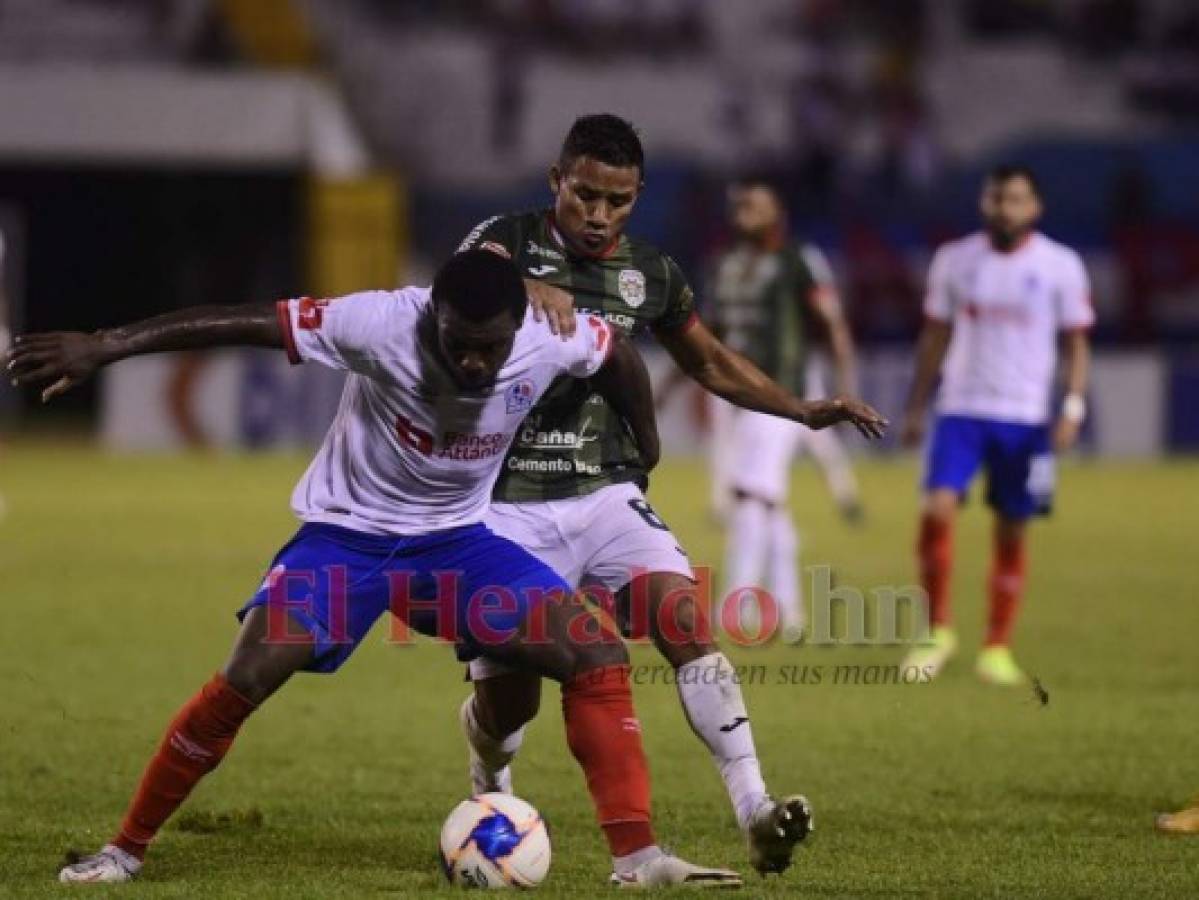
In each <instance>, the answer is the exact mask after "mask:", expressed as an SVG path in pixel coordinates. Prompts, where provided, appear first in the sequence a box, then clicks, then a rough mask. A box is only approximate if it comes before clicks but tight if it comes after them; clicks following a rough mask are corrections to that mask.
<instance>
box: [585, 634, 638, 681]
mask: <svg viewBox="0 0 1199 900" xmlns="http://www.w3.org/2000/svg"><path fill="white" fill-rule="evenodd" d="M572 655H573V659H572V661H571V670H572V675H573V676H576V677H577V676H579V675H582V674H583V673H584V672H590V671H591V670H592V669H602V668H604V667H606V666H627V665H628V664H629V651H628V650H627V649H626V647H625V645H624V641H622V640H621V639H620V638H619V637H616V636H615V635H611V634H605V635H604V637H603V638H602V639H599V640H595V641H589V642H588V643H586V644H577V645H575V646H574V647H573V648H572Z"/></svg>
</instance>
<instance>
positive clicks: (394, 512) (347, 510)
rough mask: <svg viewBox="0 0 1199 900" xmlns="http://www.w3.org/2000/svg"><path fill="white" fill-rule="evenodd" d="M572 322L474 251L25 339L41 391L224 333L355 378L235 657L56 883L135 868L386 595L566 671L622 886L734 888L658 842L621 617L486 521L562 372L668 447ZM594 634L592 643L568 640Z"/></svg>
mask: <svg viewBox="0 0 1199 900" xmlns="http://www.w3.org/2000/svg"><path fill="white" fill-rule="evenodd" d="M577 324H578V327H577V328H576V330H575V333H574V336H573V337H572V339H571V340H569V341H565V342H563V341H559V340H556V339H553V338H551V337H550V335H549V333H548V330H543V328H542V327H541V326H539V325H536V324H535V323H533V321H532V318H531V317H530V316H529V315H528V311H527V304H526V299H525V289H524V286H523V284H522V283H521V280H520V277H519V274H518V273H517V271H516V269H515V268H514V267H513V266H512V265H511V263H509V262H507V261H505V260H502V259H500V258H499V257H497V256H496V255H495V254H492V253H488V252H486V251H476V252H473V253H464V254H460V255H459V256H456V257H454V259H452V260H451V261H450V262H449V263H447V264H446V265H445V266H444V267H443V268H442V270H441V271H440V272H439V273H438V276H437V279H436V281H435V282H434V285H433V288H432V291H429V290H427V289H422V288H407V289H405V290H402V291H394V292H384V291H380V292H375V293H365V294H355V295H352V296H349V297H345V298H342V299H340V300H335V301H332V302H328V301H320V300H317V301H314V300H308V299H304V300H292V301H287V302H284V303H281V304H279V306H278V308H277V310H276V309H275V308H273V307H271V306H266V307H263V306H254V305H250V306H241V307H199V308H196V309H190V310H183V311H181V312H178V313H172V314H168V315H166V316H160V317H158V318H156V319H150V320H148V321H146V322H142V323H138V324H135V325H131V326H127V327H125V328H119V329H115V330H112V331H102V332H97V333H96V334H90V335H89V334H79V333H66V334H49V335H30V336H25V337H23V338H20V339H18V342H17V344H16V346H15V348H14V350H13V351H12V353H11V354H10V360H9V362H8V366H7V371H8V373H9V374H10V376H12V377H13V378H14V379H15V380H16V381H17V383H18V384H20V385H34V384H41V385H46V384H48V385H49V387H47V388H46V390H45V392H44V395H43V396H44V397H45V398H46V399H48V398H50V397H53V396H54V395H56V394H58V393H61V392H62V391H63V390H66V389H67V388H69V387H71V386H72V385H74V384H75V383H77V382H79V381H80V380H82V379H84V378H86V377H88V376H89V375H91V374H92V373H93V372H94V371H95V370H96V369H97V368H99V367H100V366H102V365H105V364H107V363H110V362H114V361H116V360H119V359H123V358H125V357H128V356H132V355H135V354H139V353H149V352H155V351H163V350H180V349H190V348H195V347H210V346H218V345H229V344H252V345H259V346H266V347H275V348H279V349H286V350H287V353H288V355H289V357H290V358H291V360H292V361H293V362H296V363H298V362H302V361H313V362H319V363H323V364H325V365H328V366H332V367H334V368H337V369H344V370H348V371H349V373H350V374H349V376H348V377H347V381H346V386H345V390H344V393H343V395H342V402H341V407H340V409H339V411H338V414H337V418H336V419H335V421H334V422H333V424H332V426H331V427H330V429H329V432H328V435H327V436H326V438H325V442H324V444H323V445H322V446H321V449H320V451H319V452H318V453H317V456H316V458H315V459H314V460H313V463H312V465H311V466H310V467H309V469H308V471H307V473H306V474H305V475H304V477H303V479H302V480H301V481H300V483H299V485H298V487H297V488H296V491H295V494H294V495H293V497H292V505H293V507H294V509H295V511H296V513H297V515H298V516H299V517H300V518H301V519H302V520H303V525H302V526H301V528H300V530H299V531H298V532H297V533H296V535H295V536H294V537H293V538H292V540H291V541H290V542H289V543H288V544H287V545H286V546H285V547H284V548H283V549H282V550H280V551H279V553H278V555H277V556H276V557H275V559H274V562H273V563H272V565H271V567H270V569H269V571H268V573H267V576H266V578H265V579H264V581H263V583H262V586H261V587H260V588H259V589H258V591H257V593H256V594H255V595H254V597H253V598H252V599H251V600H250V601H249V602H248V603H247V604H245V606H243V607H242V609H241V610H240V611H239V613H238V615H239V618H241V620H242V627H241V633H240V636H239V637H238V640H237V643H236V645H235V647H234V650H233V654H232V656H231V657H230V659H229V661H228V663H227V664H226V665H225V667H224V668H223V669H222V670H221V671H220V672H219V673H217V674H216V675H215V676H213V678H212V679H211V680H209V682H208V683H207V684H205V685H204V687H203V688H202V689H201V690H200V691H199V692H198V693H197V694H196V695H195V696H193V697H192V699H191V700H189V701H188V703H187V704H186V705H185V706H184V707H183V708H182V709H181V710H180V711H179V713H178V714H177V716H176V717H175V719H174V720H173V721H172V722H171V725H170V727H169V728H168V730H167V734H166V736H165V737H164V738H163V740H162V743H161V744H160V746H159V749H158V752H157V753H156V754H155V756H154V758H153V759H152V760H151V761H150V764H149V765H148V766H147V768H146V770H145V772H144V774H143V776H142V781H141V784H140V786H139V788H138V791H137V793H136V794H135V795H134V797H133V800H132V802H131V803H130V806H129V808H128V811H127V813H126V815H125V818H124V821H123V822H122V824H121V827H120V829H119V831H118V832H117V834H116V835H115V836H114V837H113V839H112V841H111V843H110V844H108V845H106V846H105V847H104V848H102V849H101V850H100V851H99V852H98V853H95V854H93V855H91V856H88V857H86V858H84V859H83V860H80V861H78V862H76V863H73V864H70V865H67V866H66V867H64V868H63V869H62V871H61V872H60V874H59V877H60V880H62V881H65V882H97V881H128V880H130V879H131V878H132V877H133V876H134V875H136V874H137V873H138V871H139V870H140V869H141V867H142V860H143V858H144V855H145V853H146V850H147V848H148V846H149V844H150V842H151V841H152V840H153V839H154V837H155V835H156V834H157V833H158V831H159V829H160V828H161V827H162V825H163V824H164V823H165V822H166V820H167V818H168V817H169V816H170V815H171V814H172V813H173V812H174V811H175V810H176V809H177V808H178V807H179V805H180V804H181V803H182V802H183V801H184V799H185V798H186V797H187V795H188V794H189V793H190V791H191V790H192V788H193V787H194V786H195V785H196V784H197V783H198V782H199V780H200V779H201V778H202V777H203V776H205V775H206V774H208V773H209V772H211V771H212V770H213V769H214V768H216V766H217V764H218V763H219V762H220V761H221V759H222V758H223V757H224V755H225V754H226V753H227V752H228V750H229V748H230V746H231V745H232V743H233V740H234V738H235V737H236V735H237V732H238V730H239V728H240V726H241V724H242V723H243V722H244V721H245V719H246V718H248V717H249V716H250V714H251V713H253V712H254V710H255V709H257V708H258V706H259V705H261V704H262V703H263V702H264V701H265V700H266V699H267V698H268V697H270V696H272V695H273V694H274V693H275V692H276V691H277V690H278V689H279V688H280V687H282V685H283V684H284V683H285V682H286V681H287V680H288V679H289V678H290V677H291V676H292V675H293V674H294V673H295V672H297V671H300V670H307V671H315V672H334V671H336V670H337V669H338V668H339V667H340V666H341V664H342V663H344V662H345V660H346V659H347V658H348V657H349V656H350V654H351V653H352V652H353V651H354V649H355V648H356V647H357V646H358V644H359V643H360V642H361V641H362V640H363V638H364V637H365V636H366V633H367V632H368V631H369V630H370V628H371V626H372V625H373V624H374V622H375V621H376V620H377V619H378V618H379V617H380V616H381V615H382V614H383V613H384V612H388V611H390V612H391V613H392V614H393V616H395V618H396V619H397V620H398V621H399V622H402V623H403V625H404V626H408V627H412V628H415V629H417V630H419V631H421V632H423V633H425V634H428V635H432V636H437V637H440V638H442V639H444V640H447V641H451V642H453V643H454V645H455V648H456V650H457V653H458V656H459V658H461V659H464V660H470V659H474V658H476V657H478V656H480V655H486V656H488V657H489V658H493V659H495V660H498V661H501V662H503V663H505V664H507V665H510V666H513V667H515V668H517V669H521V670H525V671H529V672H534V673H537V674H538V675H541V676H544V677H549V678H553V679H554V680H556V681H558V682H560V683H561V684H562V686H563V689H562V697H563V711H564V715H565V719H566V732H567V738H568V743H569V744H570V748H571V751H572V752H573V753H574V755H575V757H576V759H577V760H578V761H579V763H580V765H581V766H582V767H583V769H584V772H585V773H586V776H587V784H588V788H589V789H590V790H591V792H592V795H593V800H594V801H595V803H596V806H597V809H598V811H599V815H600V825H601V826H602V828H603V830H604V833H605V836H606V837H607V839H608V843H609V847H610V849H611V851H612V854H613V857H614V860H613V863H614V866H615V868H616V870H617V872H618V873H622V874H623V875H625V876H627V880H628V881H630V882H631V883H633V884H635V885H637V886H646V885H649V886H652V885H657V884H676V883H687V882H696V881H699V882H702V883H703V884H713V883H719V884H723V885H726V886H737V885H739V884H740V880H739V878H738V877H737V876H736V875H735V874H734V873H731V872H726V871H723V870H715V869H700V868H698V867H696V866H692V865H690V864H689V863H685V862H683V861H682V860H680V859H678V858H677V857H673V856H671V855H669V854H666V853H664V852H663V851H661V850H659V849H658V847H657V845H656V843H655V840H654V837H653V832H652V829H651V827H650V823H649V774H648V770H647V768H646V764H645V758H644V753H643V751H642V748H641V739H640V728H639V727H638V726H637V724H636V718H635V713H634V711H633V706H632V695H631V693H630V689H629V678H628V674H629V671H628V655H627V652H626V651H625V649H624V645H623V643H622V642H621V641H620V640H619V637H618V636H617V635H616V634H615V633H614V632H609V633H607V635H606V637H605V635H604V633H603V632H602V631H601V632H600V635H599V637H600V640H598V641H597V640H595V639H594V638H595V629H594V627H588V626H587V625H584V624H583V623H584V622H587V623H591V622H593V617H592V616H591V614H590V613H589V612H588V611H587V610H586V608H585V607H584V606H583V604H582V603H581V602H580V600H579V599H578V598H577V597H575V596H574V594H573V592H572V591H571V590H570V588H569V587H568V586H567V585H566V584H565V582H563V581H562V579H561V578H560V577H558V576H557V575H556V574H555V573H553V572H552V571H551V570H550V569H549V568H548V567H547V566H546V565H545V564H544V563H542V562H540V561H539V560H537V559H536V558H535V557H534V556H532V555H531V554H529V553H528V552H527V551H525V550H522V549H521V548H520V547H518V546H516V545H515V544H513V543H511V542H510V541H508V540H505V539H504V538H501V537H499V536H498V535H496V534H494V533H493V532H492V531H490V530H489V529H488V528H487V527H486V526H485V525H483V524H482V521H481V520H482V518H483V515H484V513H485V512H486V510H487V507H488V498H489V495H490V492H491V488H492V485H493V484H494V482H495V479H496V476H497V475H498V473H499V468H500V465H501V462H502V461H503V459H504V455H505V453H506V452H507V449H508V446H509V444H510V443H511V442H512V438H513V436H514V434H515V433H516V430H517V428H518V427H519V426H520V423H521V420H522V419H523V418H524V416H525V413H526V412H527V411H528V409H529V408H530V407H531V406H532V404H533V403H534V402H536V400H537V398H538V397H539V396H541V394H542V393H543V392H544V391H545V389H546V388H547V387H548V386H549V384H550V383H551V382H552V381H553V380H554V379H555V378H558V377H559V376H563V375H571V376H576V377H590V378H591V379H592V383H593V384H595V386H596V388H597V389H598V390H600V391H601V393H602V395H603V396H605V397H606V398H608V400H609V402H610V403H613V404H614V408H615V409H617V410H618V411H619V414H621V415H622V416H625V421H626V422H627V423H628V425H629V427H630V428H631V429H632V433H633V435H634V438H635V440H636V441H637V442H638V446H639V447H641V448H643V449H644V451H645V452H646V454H647V455H648V456H650V457H651V459H652V458H655V457H656V454H657V446H656V444H657V434H656V431H655V427H654V424H653V409H652V402H651V401H650V398H649V380H648V376H647V375H646V372H645V368H644V365H643V364H642V363H641V361H640V357H638V355H637V353H636V351H635V350H633V349H632V347H631V346H630V345H629V344H628V343H627V342H626V341H625V340H624V339H623V338H622V337H620V336H619V335H617V334H615V333H614V332H613V330H612V329H611V328H610V327H609V326H608V325H607V324H606V323H604V322H603V321H601V320H599V319H597V318H594V317H590V316H581V317H580V320H579V321H578V323H577ZM497 601H498V602H497ZM583 634H587V635H589V636H590V638H591V640H587V639H586V638H576V637H575V636H576V635H583ZM580 641H582V643H580ZM296 752H297V753H302V752H303V748H297V751H296Z"/></svg>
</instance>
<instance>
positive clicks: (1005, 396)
mask: <svg viewBox="0 0 1199 900" xmlns="http://www.w3.org/2000/svg"><path fill="white" fill-rule="evenodd" d="M924 312H925V315H927V316H928V317H929V318H931V319H935V320H937V321H939V322H947V323H950V324H952V326H953V336H952V338H951V339H950V344H949V351H948V355H947V356H946V359H945V365H944V367H943V368H942V372H941V375H942V381H941V390H940V394H939V397H938V403H937V410H938V412H940V413H941V414H943V415H961V416H973V417H977V418H983V419H995V420H999V421H1003V422H1019V423H1024V424H1030V425H1036V424H1041V423H1044V422H1046V421H1048V420H1049V417H1050V416H1049V403H1050V394H1051V391H1052V387H1053V376H1054V371H1055V368H1056V364H1057V336H1058V332H1060V331H1063V330H1069V329H1075V328H1088V327H1090V326H1091V325H1092V324H1094V321H1095V314H1094V312H1093V310H1092V308H1091V301H1090V288H1089V285H1088V281H1087V273H1086V270H1085V269H1084V268H1083V264H1082V260H1081V259H1080V258H1079V256H1078V254H1077V253H1075V252H1074V251H1073V250H1071V249H1070V248H1069V247H1066V246H1065V245H1063V244H1059V243H1058V242H1057V241H1054V240H1051V239H1050V238H1048V237H1046V236H1045V235H1043V234H1041V233H1039V232H1034V233H1032V234H1031V235H1029V237H1028V238H1027V239H1026V240H1025V241H1024V242H1023V243H1022V244H1020V245H1019V246H1018V247H1016V248H1015V249H1014V250H1012V251H1010V252H1007V253H1004V252H1000V251H998V250H996V249H995V248H994V247H993V246H992V245H991V241H990V239H989V238H988V237H987V235H986V234H984V233H977V234H972V235H969V236H968V237H964V238H961V239H960V240H956V241H951V242H950V243H948V244H944V245H942V246H941V247H940V248H938V250H937V252H936V254H935V255H934V257H933V262H932V267H931V269H930V272H929V283H928V294H927V296H926V297H925V301H924Z"/></svg>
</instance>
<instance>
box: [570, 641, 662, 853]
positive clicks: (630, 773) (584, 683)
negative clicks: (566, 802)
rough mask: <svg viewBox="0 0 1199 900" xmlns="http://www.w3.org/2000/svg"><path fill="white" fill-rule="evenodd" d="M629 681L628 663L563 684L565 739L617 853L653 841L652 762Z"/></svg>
mask: <svg viewBox="0 0 1199 900" xmlns="http://www.w3.org/2000/svg"><path fill="white" fill-rule="evenodd" d="M629 685H630V681H629V667H628V666H627V665H623V666H607V667H605V668H602V669H592V670H591V671H590V672H584V673H583V674H581V675H578V676H576V677H575V679H574V680H573V681H570V682H568V683H567V684H565V685H563V687H562V711H563V714H564V715H565V718H566V742H567V744H569V745H570V752H571V753H573V754H574V756H575V759H577V760H578V761H579V765H581V766H582V767H583V772H584V774H585V775H586V776H587V790H588V791H590V792H591V800H592V802H593V803H594V804H595V809H596V815H597V817H598V819H599V823H600V827H601V828H602V829H603V830H604V836H605V837H606V838H607V839H608V847H609V848H610V849H611V851H612V855H613V856H628V855H629V854H630V853H634V852H636V851H637V850H642V849H644V848H646V847H649V846H651V845H653V843H654V832H653V828H652V827H651V826H650V815H649V812H650V810H649V807H650V803H649V793H650V792H649V767H648V765H647V764H646V761H645V751H644V750H643V749H642V747H641V723H640V722H638V721H637V715H636V713H635V712H634V711H633V692H632V690H631V688H630V687H629Z"/></svg>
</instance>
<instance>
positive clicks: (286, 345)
mask: <svg viewBox="0 0 1199 900" xmlns="http://www.w3.org/2000/svg"><path fill="white" fill-rule="evenodd" d="M275 315H276V316H277V317H278V318H279V328H280V330H281V331H282V332H283V349H284V350H286V351H287V361H288V362H289V363H291V364H292V365H293V366H298V365H299V364H300V363H302V362H303V361H304V360H303V358H302V357H301V356H300V351H299V350H298V349H296V335H295V332H293V331H292V330H291V309H290V307H289V305H288V301H286V300H280V301H279V302H278V303H276V304H275Z"/></svg>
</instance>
